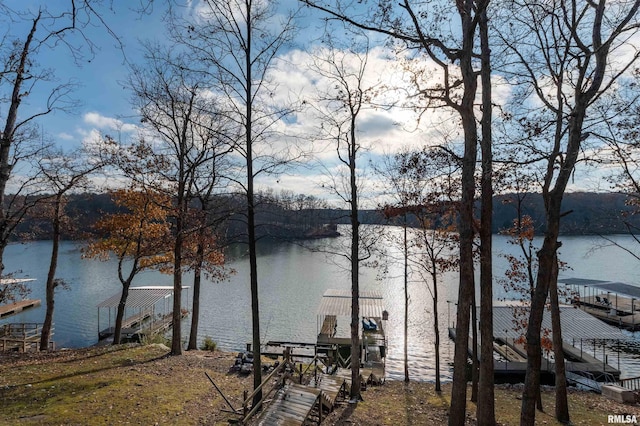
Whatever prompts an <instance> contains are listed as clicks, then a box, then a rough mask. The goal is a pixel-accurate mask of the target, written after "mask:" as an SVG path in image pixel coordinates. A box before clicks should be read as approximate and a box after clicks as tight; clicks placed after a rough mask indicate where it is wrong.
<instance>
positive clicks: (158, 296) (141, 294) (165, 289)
mask: <svg viewBox="0 0 640 426" xmlns="http://www.w3.org/2000/svg"><path fill="white" fill-rule="evenodd" d="M188 288H189V287H188V286H183V287H182V289H183V290H184V289H188ZM121 294H122V291H121V292H119V293H117V294H114V295H113V296H111V297H110V298H108V299H107V300H105V301H103V302H100V304H98V308H117V307H118V304H119V303H120V295H121ZM172 295H173V286H146V287H131V288H130V289H129V294H128V296H127V308H147V307H151V306H153V305H155V304H156V303H158V302H159V301H161V300H162V299H166V298H169V297H171V296H172Z"/></svg>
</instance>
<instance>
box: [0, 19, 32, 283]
mask: <svg viewBox="0 0 640 426" xmlns="http://www.w3.org/2000/svg"><path fill="white" fill-rule="evenodd" d="M40 17H41V12H39V13H38V16H37V17H36V18H35V19H34V20H33V24H32V26H31V30H30V31H29V35H27V39H26V40H25V42H24V45H23V47H22V49H21V51H20V62H19V64H18V67H17V68H16V70H15V74H16V78H15V81H14V82H13V90H12V93H11V103H10V105H9V108H8V110H7V119H6V121H5V124H4V129H3V131H2V132H1V133H0V246H1V250H0V276H2V274H3V273H4V260H3V259H4V257H3V256H4V248H5V247H6V246H7V244H8V242H9V235H8V232H7V228H8V224H7V223H6V221H7V210H6V206H5V191H6V189H7V183H8V182H9V178H10V177H11V170H12V168H13V166H12V165H11V164H10V161H9V156H10V154H11V148H12V146H13V143H14V142H15V141H14V132H15V131H16V122H17V120H18V109H19V107H20V103H21V102H22V96H23V94H22V91H23V89H22V83H23V82H24V81H25V72H27V66H28V62H29V52H30V49H31V43H32V41H33V38H34V36H35V33H36V31H37V29H38V23H39V21H40Z"/></svg>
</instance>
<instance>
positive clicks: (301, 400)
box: [258, 383, 322, 426]
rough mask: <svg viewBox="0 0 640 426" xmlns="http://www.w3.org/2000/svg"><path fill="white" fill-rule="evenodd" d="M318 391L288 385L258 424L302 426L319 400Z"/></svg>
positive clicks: (263, 425)
mask: <svg viewBox="0 0 640 426" xmlns="http://www.w3.org/2000/svg"><path fill="white" fill-rule="evenodd" d="M321 393H322V391H321V390H320V389H315V388H312V387H310V386H304V385H297V384H294V383H292V384H289V385H287V386H285V387H284V388H282V389H281V390H280V391H279V392H278V394H277V395H276V399H275V400H274V401H273V402H272V403H271V405H269V408H267V409H266V410H265V411H264V414H263V415H262V416H261V418H260V421H259V422H258V424H259V425H261V426H276V425H302V424H304V423H305V421H306V420H307V419H308V418H309V416H310V415H311V411H312V410H313V407H315V406H316V404H317V402H318V400H319V399H320V394H321Z"/></svg>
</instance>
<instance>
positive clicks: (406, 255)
mask: <svg viewBox="0 0 640 426" xmlns="http://www.w3.org/2000/svg"><path fill="white" fill-rule="evenodd" d="M403 218H404V222H403V224H402V228H403V231H404V382H405V383H409V351H408V346H409V247H408V242H407V214H406V213H405V214H404V215H403ZM434 315H435V314H434ZM437 318H438V317H437V316H435V319H436V322H437V321H438V320H437Z"/></svg>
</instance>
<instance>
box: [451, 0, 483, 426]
mask: <svg viewBox="0 0 640 426" xmlns="http://www.w3.org/2000/svg"><path fill="white" fill-rule="evenodd" d="M460 3H461V4H462V3H464V7H462V6H460V9H459V11H460V16H461V19H462V49H461V50H460V52H461V55H460V72H461V74H462V80H463V86H464V93H463V95H462V102H461V104H460V106H459V107H458V108H457V110H458V112H459V114H460V118H461V119H462V129H463V131H464V155H463V159H462V196H461V201H460V208H459V215H460V219H459V221H460V226H459V234H460V283H459V287H458V312H457V314H456V342H455V355H454V365H453V385H452V389H451V407H450V408H449V425H450V426H463V425H464V424H465V417H466V410H467V378H466V365H467V351H468V349H469V311H470V308H471V299H472V297H473V294H474V292H475V283H474V272H473V220H474V218H473V202H474V195H475V189H476V188H475V177H474V174H475V169H476V157H477V144H478V129H477V128H476V118H475V111H474V104H473V103H474V99H475V97H476V91H477V86H478V83H477V75H476V72H475V70H474V69H473V63H472V57H473V45H474V33H475V22H474V19H472V10H473V9H474V7H475V6H473V2H471V1H468V0H467V1H464V2H460Z"/></svg>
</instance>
